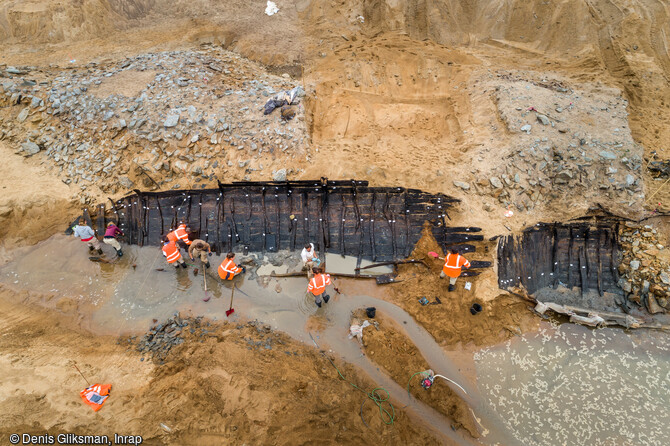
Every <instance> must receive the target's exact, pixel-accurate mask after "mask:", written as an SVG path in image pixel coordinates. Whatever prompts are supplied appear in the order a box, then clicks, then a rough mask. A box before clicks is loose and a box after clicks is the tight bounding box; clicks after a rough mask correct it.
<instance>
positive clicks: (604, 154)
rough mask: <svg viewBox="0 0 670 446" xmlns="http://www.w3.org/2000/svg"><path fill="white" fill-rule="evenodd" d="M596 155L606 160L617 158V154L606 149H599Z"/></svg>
mask: <svg viewBox="0 0 670 446" xmlns="http://www.w3.org/2000/svg"><path fill="white" fill-rule="evenodd" d="M598 155H600V157H601V158H603V159H606V160H612V161H613V160H615V159H617V156H616V155H615V154H614V153H612V152H609V151H607V150H603V151H601V152H600V153H599V154H598Z"/></svg>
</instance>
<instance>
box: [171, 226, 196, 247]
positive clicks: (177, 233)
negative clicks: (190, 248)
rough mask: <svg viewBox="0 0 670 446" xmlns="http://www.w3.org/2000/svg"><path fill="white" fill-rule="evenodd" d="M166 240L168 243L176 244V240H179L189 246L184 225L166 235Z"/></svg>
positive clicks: (189, 242)
mask: <svg viewBox="0 0 670 446" xmlns="http://www.w3.org/2000/svg"><path fill="white" fill-rule="evenodd" d="M167 238H168V240H169V241H171V242H173V243H176V242H177V240H181V241H182V242H184V243H186V244H187V245H190V244H191V241H190V240H189V239H188V233H187V232H186V225H184V224H181V225H179V227H178V228H177V229H175V230H174V231H172V232H170V233H168V235H167Z"/></svg>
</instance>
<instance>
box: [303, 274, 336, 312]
mask: <svg viewBox="0 0 670 446" xmlns="http://www.w3.org/2000/svg"><path fill="white" fill-rule="evenodd" d="M312 272H313V273H314V277H312V279H311V280H310V281H309V285H307V291H309V292H311V293H312V294H313V295H314V303H315V304H316V306H317V307H319V308H321V299H323V301H324V302H325V303H328V301H329V300H330V296H329V295H327V294H326V285H331V283H332V282H331V281H330V274H324V272H323V270H322V269H321V268H314V270H313V271H312Z"/></svg>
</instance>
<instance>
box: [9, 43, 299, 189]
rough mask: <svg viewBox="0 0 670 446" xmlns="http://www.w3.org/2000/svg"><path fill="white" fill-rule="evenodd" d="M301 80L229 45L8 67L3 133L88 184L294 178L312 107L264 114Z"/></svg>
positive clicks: (68, 177)
mask: <svg viewBox="0 0 670 446" xmlns="http://www.w3.org/2000/svg"><path fill="white" fill-rule="evenodd" d="M297 85H298V84H297V82H295V81H293V80H291V78H290V77H289V76H288V75H282V76H275V75H272V74H269V73H268V72H267V71H266V70H265V69H264V68H263V67H262V66H260V65H258V64H255V63H253V62H251V61H248V60H246V59H244V58H242V57H240V56H238V55H236V54H234V53H231V52H228V51H225V50H223V49H221V48H208V49H204V50H202V51H175V52H164V53H152V54H144V55H139V56H136V57H134V58H130V59H125V60H122V61H119V62H108V63H89V64H87V65H85V66H79V67H67V69H62V68H58V67H49V68H35V67H20V68H15V67H8V68H5V69H4V70H2V69H0V140H3V139H4V140H7V141H9V142H10V143H11V144H12V145H13V146H14V147H15V148H16V151H17V153H20V154H22V155H24V156H26V157H29V156H37V157H42V156H43V157H46V158H47V159H48V160H49V161H50V162H51V163H52V165H53V166H54V168H55V169H58V173H59V175H60V177H61V178H62V179H63V181H64V182H65V183H67V184H70V183H75V184H78V185H79V186H80V187H81V189H82V191H83V190H86V188H87V187H91V185H92V184H95V185H96V186H99V187H100V188H101V189H102V191H103V192H105V193H115V192H117V191H119V189H121V190H120V191H121V192H123V191H125V190H126V189H131V188H133V187H138V186H135V184H134V183H135V182H137V181H138V180H140V179H146V175H142V176H140V172H137V170H138V169H141V170H143V171H144V172H146V173H147V174H149V175H151V177H153V178H155V179H156V180H157V181H158V182H160V183H161V186H162V185H163V184H165V183H171V182H172V181H175V182H176V181H177V180H178V179H179V178H180V177H183V176H187V177H189V179H194V180H195V181H196V182H200V181H203V180H213V176H214V175H216V174H217V173H218V174H219V176H220V177H223V175H222V174H223V173H228V176H233V177H236V176H239V177H240V178H239V179H242V177H243V176H245V175H247V174H249V173H251V172H252V171H256V170H264V171H265V172H264V173H265V176H266V177H268V178H269V177H270V176H271V175H273V174H274V175H276V176H284V177H285V175H286V174H287V172H286V170H281V168H282V167H283V166H285V164H286V163H285V161H286V159H290V158H294V157H296V156H300V157H301V158H302V156H304V155H305V154H306V153H307V151H308V147H309V146H308V136H307V135H308V132H307V127H306V124H305V120H304V108H303V107H302V106H301V105H299V106H298V108H297V109H296V110H295V111H296V114H297V115H296V117H295V119H293V120H291V121H288V122H287V121H285V120H283V119H282V118H281V116H280V114H279V113H278V112H277V113H274V114H270V115H267V116H266V115H264V114H263V105H264V104H265V102H266V101H267V100H268V98H270V97H272V96H273V95H275V94H276V93H277V92H280V91H285V90H289V89H291V88H293V87H296V86H297ZM301 94H302V95H304V92H302V93H299V96H300V95H301ZM255 160H257V161H255ZM282 161H283V162H282ZM229 168H230V171H233V172H224V171H227V170H228V169H229ZM231 173H233V175H231ZM189 181H190V180H189ZM170 185H171V186H175V184H170ZM140 187H141V186H140Z"/></svg>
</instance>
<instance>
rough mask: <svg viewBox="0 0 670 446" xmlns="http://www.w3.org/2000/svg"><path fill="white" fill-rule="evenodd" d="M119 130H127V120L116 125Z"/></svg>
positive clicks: (120, 120)
mask: <svg viewBox="0 0 670 446" xmlns="http://www.w3.org/2000/svg"><path fill="white" fill-rule="evenodd" d="M116 127H117V128H118V129H125V128H126V120H125V119H119V122H118V124H117V125H116Z"/></svg>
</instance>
